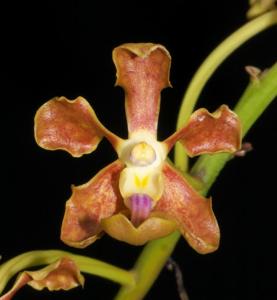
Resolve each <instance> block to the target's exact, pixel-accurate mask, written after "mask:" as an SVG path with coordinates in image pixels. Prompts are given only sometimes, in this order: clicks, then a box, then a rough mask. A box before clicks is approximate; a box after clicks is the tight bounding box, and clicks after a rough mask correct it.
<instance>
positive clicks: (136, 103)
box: [113, 43, 171, 136]
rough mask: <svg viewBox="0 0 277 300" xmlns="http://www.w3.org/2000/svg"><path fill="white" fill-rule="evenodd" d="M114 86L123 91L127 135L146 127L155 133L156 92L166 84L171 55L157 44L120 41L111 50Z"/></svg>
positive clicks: (157, 99) (157, 104) (157, 106)
mask: <svg viewBox="0 0 277 300" xmlns="http://www.w3.org/2000/svg"><path fill="white" fill-rule="evenodd" d="M113 61H114V63H115V66H116V69H117V81H116V85H119V86H121V87H122V88H123V89H124V90H125V94H126V97H125V109H126V116H127V123H128V130H129V135H132V133H133V132H135V131H139V130H147V131H149V132H151V133H152V134H153V135H154V136H156V131H157V120H158V116H159V109H160V92H161V90H162V89H163V88H165V87H168V86H170V82H169V70H170V62H171V57H170V54H169V53H168V51H167V50H166V49H165V48H164V47H163V46H162V45H158V44H152V43H138V44H131V43H130V44H123V45H121V46H119V47H117V48H115V49H114V50H113Z"/></svg>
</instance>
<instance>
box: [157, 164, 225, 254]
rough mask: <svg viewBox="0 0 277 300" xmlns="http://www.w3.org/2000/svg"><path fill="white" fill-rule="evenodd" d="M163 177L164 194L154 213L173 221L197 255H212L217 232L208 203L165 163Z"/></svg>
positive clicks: (215, 246) (217, 239)
mask: <svg viewBox="0 0 277 300" xmlns="http://www.w3.org/2000/svg"><path fill="white" fill-rule="evenodd" d="M163 174H164V185H165V190H164V193H163V195H162V197H161V199H160V200H159V201H158V202H157V204H156V206H155V208H154V210H153V211H154V212H159V213H160V212H161V213H164V214H165V216H166V218H169V219H170V220H171V219H174V220H175V221H176V222H177V223H178V224H179V230H180V232H181V233H182V235H183V236H184V237H185V238H186V240H187V241H188V243H189V244H190V246H191V247H192V248H194V249H195V250H196V251H197V252H199V253H202V254H205V253H209V252H213V251H215V250H216V249H217V248H218V245H219V238H220V232H219V227H218V224H217V221H216V218H215V216H214V213H213V211H212V206H211V200H210V199H206V198H204V197H202V196H201V195H199V194H198V193H197V192H196V191H195V190H194V189H193V188H192V187H191V186H190V185H189V184H188V183H187V181H186V180H185V178H184V177H183V176H182V175H181V174H180V173H179V172H178V171H177V170H175V169H174V168H173V167H172V166H170V165H169V164H168V163H165V165H164V168H163Z"/></svg>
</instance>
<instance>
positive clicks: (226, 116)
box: [164, 105, 241, 156]
mask: <svg viewBox="0 0 277 300" xmlns="http://www.w3.org/2000/svg"><path fill="white" fill-rule="evenodd" d="M178 140H179V141H180V142H181V143H182V144H183V146H184V147H185V149H186V152H187V153H188V155H189V156H195V155H200V154H204V153H217V152H231V153H233V152H235V151H238V150H239V149H240V146H241V127H240V121H239V119H238V116H237V115H236V114H235V113H234V112H233V111H231V110H230V109H229V108H228V106H227V105H221V106H220V107H219V109H217V110H216V111H215V112H214V113H209V112H208V111H207V110H206V109H204V108H200V109H198V110H196V111H195V112H194V113H193V114H192V115H191V117H190V119H189V122H188V124H187V125H186V126H185V127H183V128H181V129H180V130H178V131H177V132H176V133H175V134H173V135H172V136H170V137H169V138H168V139H166V140H165V141H164V142H165V143H166V144H167V146H168V148H169V149H170V148H171V147H172V146H173V145H174V144H175V143H176V142H177V141H178Z"/></svg>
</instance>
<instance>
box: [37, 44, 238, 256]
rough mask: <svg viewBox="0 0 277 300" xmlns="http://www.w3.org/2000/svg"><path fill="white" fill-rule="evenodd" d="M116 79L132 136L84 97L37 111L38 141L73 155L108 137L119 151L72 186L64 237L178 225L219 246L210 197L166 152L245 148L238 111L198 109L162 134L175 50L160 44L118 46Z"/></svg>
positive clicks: (129, 238)
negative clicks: (103, 118) (113, 127)
mask: <svg viewBox="0 0 277 300" xmlns="http://www.w3.org/2000/svg"><path fill="white" fill-rule="evenodd" d="M113 61H114V63H115V66H116V69H117V81H116V84H117V85H119V86H121V87H122V88H123V89H124V91H125V95H126V97H125V109H126V116H127V123H128V138H127V139H123V138H120V137H118V136H117V135H115V134H114V133H112V132H111V131H109V130H108V129H107V128H106V127H105V126H104V125H103V124H102V123H101V122H100V121H99V120H98V118H97V117H96V114H95V112H94V110H93V109H92V107H91V106H90V104H89V103H88V102H87V101H86V100H85V99H84V98H82V97H78V98H76V99H75V100H68V99H67V98H65V97H56V98H53V99H51V100H50V101H48V102H46V103H45V104H44V105H42V106H41V107H40V108H39V110H38V111H37V113H36V116H35V137H36V141H37V143H38V144H39V145H40V146H41V147H43V148H45V149H49V150H56V149H62V150H65V151H67V152H69V153H70V154H71V155H72V156H74V157H80V156H82V155H83V154H87V153H91V152H92V151H94V150H95V149H96V147H97V146H98V144H99V142H100V141H101V139H102V138H103V137H106V138H107V139H108V140H109V142H110V143H111V144H112V146H113V148H114V149H115V151H116V152H117V155H118V159H117V160H116V161H114V162H112V163H111V164H109V165H108V166H106V167H105V168H104V169H102V170H101V171H100V172H99V173H98V174H97V175H96V176H95V177H93V178H92V179H91V180H90V181H89V182H87V183H86V184H84V185H81V186H77V187H75V186H73V192H72V196H71V197H70V199H69V200H68V201H67V203H66V209H65V215H64V219H63V223H62V228H61V239H62V240H63V241H64V242H65V243H66V244H68V245H71V246H74V247H78V248H83V247H86V246H88V245H89V244H91V243H93V242H94V241H95V240H96V239H98V238H99V237H101V235H102V233H103V232H106V233H107V234H109V235H110V236H112V237H113V238H115V239H118V240H120V241H124V242H127V243H130V244H133V245H142V244H145V243H146V242H148V241H150V240H153V239H157V238H161V237H164V236H166V235H168V234H170V233H172V232H173V231H175V230H179V231H180V232H181V233H182V235H183V236H184V238H185V239H186V240H187V241H188V243H189V244H190V246H191V247H193V248H194V249H195V250H196V251H197V252H199V253H209V252H212V251H215V250H216V249H217V248H218V245H219V238H220V231H219V227H218V224H217V221H216V218H215V216H214V213H213V210H212V204H211V199H206V198H204V197H203V196H201V195H200V194H199V193H198V192H197V191H196V190H195V189H194V188H193V187H192V186H191V185H190V183H188V181H187V180H186V178H185V177H184V176H183V175H182V174H181V172H179V171H178V170H176V169H175V168H174V167H173V166H172V165H171V164H170V163H169V161H168V160H167V155H168V153H169V151H170V150H171V149H172V147H173V146H174V144H175V143H176V142H177V141H179V142H181V144H182V145H183V146H184V148H185V150H186V152H187V154H188V155H189V156H190V157H192V156H196V155H200V154H203V153H218V152H230V153H232V152H235V151H237V150H239V149H240V144H241V128H240V122H239V120H238V117H237V116H236V114H235V113H234V112H232V111H231V110H230V109H229V108H228V107H227V106H226V105H222V106H221V107H220V108H219V109H217V110H216V111H215V112H214V113H209V112H208V111H207V110H206V109H203V108H201V109H198V110H197V111H195V112H194V113H193V114H192V115H191V117H190V119H189V121H188V122H187V124H186V125H185V126H184V127H183V128H181V129H180V130H178V131H177V132H175V133H173V134H172V135H171V136H169V137H168V138H167V139H165V140H164V141H158V140H157V121H158V115H159V107H160V92H161V90H162V89H163V88H165V87H169V86H171V85H170V81H169V70H170V63H171V57H170V54H169V53H168V51H167V50H166V49H165V47H163V46H162V45H159V44H152V43H139V44H123V45H121V46H119V47H117V48H115V49H114V51H113Z"/></svg>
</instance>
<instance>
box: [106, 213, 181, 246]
mask: <svg viewBox="0 0 277 300" xmlns="http://www.w3.org/2000/svg"><path fill="white" fill-rule="evenodd" d="M101 224H102V227H103V230H104V231H105V232H106V233H107V234H109V235H110V236H112V237H113V238H115V239H117V240H120V241H123V242H126V243H129V244H131V245H136V246H138V245H143V244H145V243H147V242H148V241H151V240H154V239H158V238H161V237H164V236H166V235H168V234H170V233H172V232H173V231H175V230H176V229H177V225H176V223H175V222H174V221H172V220H168V219H164V218H162V217H160V216H159V215H157V214H150V217H149V218H148V219H146V220H145V221H144V222H143V223H142V224H141V225H140V226H139V227H135V226H134V225H133V224H132V223H131V221H130V220H129V219H128V218H127V217H126V216H125V215H123V214H121V213H119V214H116V215H114V216H112V217H110V218H107V219H103V220H102V223H101Z"/></svg>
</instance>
